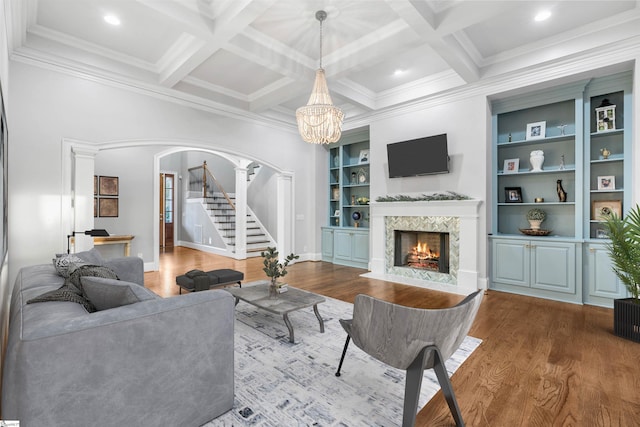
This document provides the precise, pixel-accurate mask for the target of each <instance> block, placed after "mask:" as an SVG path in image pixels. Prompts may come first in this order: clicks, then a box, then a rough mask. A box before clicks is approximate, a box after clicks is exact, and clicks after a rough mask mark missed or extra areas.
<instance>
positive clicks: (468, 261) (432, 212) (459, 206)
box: [365, 200, 482, 295]
mask: <svg viewBox="0 0 640 427" xmlns="http://www.w3.org/2000/svg"><path fill="white" fill-rule="evenodd" d="M481 205H482V201H481V200H442V201H414V202H372V203H371V205H370V216H371V223H370V231H371V264H370V269H371V272H370V273H367V274H365V276H366V277H371V278H376V279H382V280H387V281H392V282H398V283H405V284H409V285H413V286H419V287H424V288H429V289H435V290H440V291H445V292H453V293H458V294H465V295H466V294H469V293H471V292H474V291H475V290H477V289H480V288H481V287H482V286H481V285H480V282H479V280H478V275H479V265H478V263H479V261H478V259H479V257H478V253H479V250H480V241H481V239H480V236H479V213H478V211H479V208H480V206H481ZM391 217H425V218H426V217H444V218H451V219H454V220H455V221H456V225H457V226H458V227H459V228H458V229H457V231H459V241H458V245H459V247H458V248H457V249H458V250H459V262H458V266H457V271H455V272H453V275H454V280H453V283H443V282H442V281H432V280H428V279H427V280H424V279H417V278H411V277H404V276H398V275H396V274H390V272H389V271H388V270H389V269H388V267H387V261H386V257H387V253H388V251H387V244H388V241H389V239H388V236H387V229H386V225H385V223H386V219H387V218H391Z"/></svg>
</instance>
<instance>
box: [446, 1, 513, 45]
mask: <svg viewBox="0 0 640 427" xmlns="http://www.w3.org/2000/svg"><path fill="white" fill-rule="evenodd" d="M519 3H520V2H517V1H480V2H476V1H463V2H459V3H456V4H455V5H453V6H452V7H450V8H448V9H446V10H444V11H442V12H441V13H439V14H437V15H436V18H435V21H436V25H435V27H434V28H435V30H436V32H437V33H438V34H441V35H443V36H444V35H447V34H453V33H455V32H458V31H462V30H464V29H465V28H468V27H470V26H472V25H475V24H479V23H481V22H484V21H486V20H488V19H491V18H493V17H495V16H498V15H505V14H508V13H511V11H512V10H513V9H517V8H520V7H522V5H521V4H519Z"/></svg>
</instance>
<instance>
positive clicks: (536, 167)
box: [529, 150, 544, 172]
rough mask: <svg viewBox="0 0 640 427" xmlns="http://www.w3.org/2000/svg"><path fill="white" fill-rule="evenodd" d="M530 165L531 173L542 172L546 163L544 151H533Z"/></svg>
mask: <svg viewBox="0 0 640 427" xmlns="http://www.w3.org/2000/svg"><path fill="white" fill-rule="evenodd" d="M529 163H531V172H541V171H542V164H543V163H544V151H542V150H534V151H532V152H531V154H530V156H529Z"/></svg>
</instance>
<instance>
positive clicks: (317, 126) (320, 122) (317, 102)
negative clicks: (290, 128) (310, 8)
mask: <svg viewBox="0 0 640 427" xmlns="http://www.w3.org/2000/svg"><path fill="white" fill-rule="evenodd" d="M326 18H327V12H325V11H324V10H319V11H317V12H316V19H317V20H318V21H320V68H318V71H316V81H315V83H314V84H313V90H312V91H311V96H310V97H309V102H308V103H307V105H305V106H304V107H300V108H298V109H297V110H296V120H297V121H298V132H300V136H302V139H303V140H305V141H306V142H313V143H314V144H330V143H332V142H336V141H338V140H339V139H340V135H341V134H342V120H343V119H344V113H343V112H342V110H340V109H339V108H338V107H334V105H333V102H331V95H329V88H328V87H327V79H326V78H325V76H324V69H323V68H322V21H324V20H325V19H326Z"/></svg>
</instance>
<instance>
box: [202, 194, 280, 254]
mask: <svg viewBox="0 0 640 427" xmlns="http://www.w3.org/2000/svg"><path fill="white" fill-rule="evenodd" d="M228 196H229V199H231V201H232V202H233V203H234V204H235V196H234V195H233V194H228ZM202 206H203V208H204V209H205V210H206V211H207V213H208V214H209V217H210V218H211V221H212V222H213V225H214V226H215V228H216V230H218V233H220V236H221V237H222V240H223V241H224V243H225V245H226V246H227V250H229V251H231V252H233V253H235V251H236V250H235V243H236V211H235V210H234V209H233V208H232V207H231V205H230V204H229V202H228V201H227V199H226V198H225V197H224V195H223V194H222V193H213V195H212V196H211V197H206V198H204V199H202ZM268 246H275V242H274V241H273V239H272V238H271V236H269V234H268V233H267V231H266V229H265V228H264V227H263V226H262V224H261V223H260V222H259V221H258V219H257V218H256V217H255V215H254V214H253V212H252V211H251V209H250V208H249V207H248V206H247V256H250V257H251V256H258V255H260V252H262V251H264V250H266V249H267V247H268Z"/></svg>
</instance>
